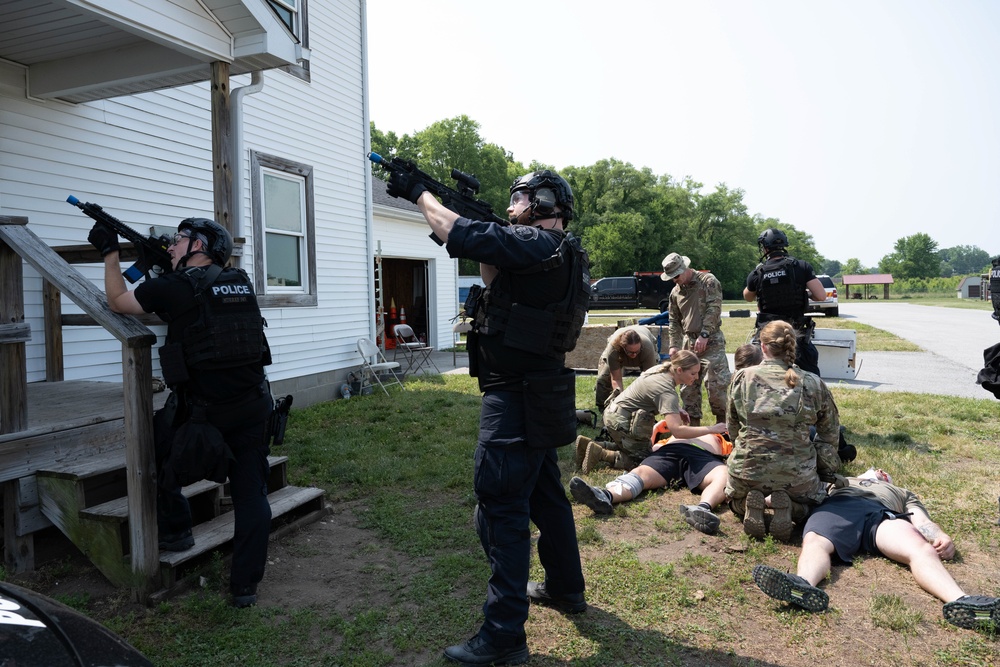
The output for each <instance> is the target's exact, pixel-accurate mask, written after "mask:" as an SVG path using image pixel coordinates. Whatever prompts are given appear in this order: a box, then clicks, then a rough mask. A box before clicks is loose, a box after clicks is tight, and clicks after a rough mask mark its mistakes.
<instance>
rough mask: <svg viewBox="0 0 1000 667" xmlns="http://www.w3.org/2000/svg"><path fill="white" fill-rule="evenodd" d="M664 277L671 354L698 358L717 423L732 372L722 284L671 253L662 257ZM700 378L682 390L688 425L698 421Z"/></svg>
mask: <svg viewBox="0 0 1000 667" xmlns="http://www.w3.org/2000/svg"><path fill="white" fill-rule="evenodd" d="M660 277H661V278H662V279H663V280H671V279H672V280H673V281H674V285H675V288H674V289H673V291H671V292H670V355H671V356H673V355H674V353H676V352H677V351H678V350H691V351H693V352H694V353H695V354H697V355H698V358H699V359H701V362H702V368H703V370H704V378H705V388H706V389H707V390H708V404H709V405H710V406H711V407H712V414H714V415H715V421H716V422H724V421H726V390H727V389H728V388H729V380H730V378H731V374H730V372H729V359H728V358H727V357H726V337H725V336H724V335H723V333H722V285H720V284H719V281H718V279H717V278H716V277H715V276H713V275H712V274H711V273H709V272H708V271H695V270H694V269H692V268H691V260H690V259H688V258H687V257H682V256H681V255H678V254H677V253H675V252H673V253H670V254H669V255H667V256H666V257H665V258H664V259H663V274H662V275H661V276H660ZM701 384H702V377H701V376H699V378H698V380H697V381H695V382H694V384H692V385H691V386H689V387H684V388H683V389H682V390H681V398H682V399H683V400H684V409H685V410H687V412H688V414H689V415H690V416H691V424H692V425H693V426H697V425H699V424H701Z"/></svg>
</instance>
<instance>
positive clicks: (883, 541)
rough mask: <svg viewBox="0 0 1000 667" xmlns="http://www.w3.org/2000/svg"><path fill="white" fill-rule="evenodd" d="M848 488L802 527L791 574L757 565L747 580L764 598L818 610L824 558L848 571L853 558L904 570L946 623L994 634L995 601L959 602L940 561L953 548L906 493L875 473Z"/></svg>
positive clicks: (822, 604)
mask: <svg viewBox="0 0 1000 667" xmlns="http://www.w3.org/2000/svg"><path fill="white" fill-rule="evenodd" d="M847 480H848V483H849V486H847V487H844V488H839V489H832V490H831V491H830V496H829V497H828V498H827V499H826V500H825V501H824V502H823V503H822V504H820V505H819V507H817V508H816V509H815V510H814V511H813V513H812V514H811V515H810V516H809V518H808V519H807V520H806V524H805V527H804V529H803V537H802V553H801V554H800V555H799V562H798V566H797V568H796V574H789V573H786V572H782V571H781V570H779V569H777V568H773V567H770V566H768V565H757V566H756V567H754V569H753V578H754V581H755V582H756V584H757V586H759V587H760V589H761V590H762V591H764V593H766V594H767V595H769V596H770V597H772V598H775V599H777V600H783V601H785V602H790V603H792V604H794V605H796V606H799V607H802V608H803V609H806V610H808V611H815V612H820V611H824V610H826V608H827V605H828V604H829V596H828V595H827V593H826V591H824V590H822V589H820V588H818V587H817V584H819V582H821V581H822V580H823V579H825V578H826V576H827V574H829V573H830V567H831V559H832V557H833V556H834V555H835V556H836V557H837V558H838V559H839V560H840V561H843V562H845V563H847V564H851V563H852V562H853V559H854V555H855V554H857V553H858V552H862V553H867V554H871V555H873V556H885V557H886V558H888V559H889V560H893V561H896V562H897V563H902V564H903V565H908V566H909V567H910V572H911V573H912V574H913V578H914V579H916V581H917V584H919V585H920V587H921V588H923V589H924V590H925V591H927V592H928V593H930V594H931V595H933V596H934V597H936V598H938V599H939V600H941V601H942V602H944V603H945V604H944V607H943V609H942V613H943V615H944V618H945V620H946V621H948V622H949V623H951V624H953V625H957V626H959V627H962V628H977V627H980V626H985V627H987V628H990V629H993V630H996V629H997V628H1000V598H995V597H989V596H985V595H967V594H966V593H965V591H964V590H963V589H962V588H961V586H959V585H958V584H957V583H956V582H955V580H954V579H953V578H952V576H951V574H950V573H949V572H948V570H947V569H945V567H944V564H943V563H942V562H941V560H942V559H950V558H952V557H954V555H955V544H954V542H952V539H951V537H949V536H948V534H947V533H945V532H944V531H943V530H941V527H940V526H938V525H937V524H936V523H934V522H933V521H931V518H930V516H929V515H928V514H927V510H926V509H925V508H924V505H923V503H921V502H920V499H919V498H918V497H917V496H916V494H914V493H913V492H912V491H909V490H907V489H904V488H901V487H899V486H894V485H893V484H892V479H891V478H890V477H889V475H888V474H887V473H886V472H885V471H883V470H881V469H869V470H868V471H867V472H865V473H864V474H862V475H859V476H858V477H849V478H847Z"/></svg>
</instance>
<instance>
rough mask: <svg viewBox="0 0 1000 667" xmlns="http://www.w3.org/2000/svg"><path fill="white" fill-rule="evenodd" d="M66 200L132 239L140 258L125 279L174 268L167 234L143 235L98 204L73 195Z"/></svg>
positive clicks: (119, 234)
mask: <svg viewBox="0 0 1000 667" xmlns="http://www.w3.org/2000/svg"><path fill="white" fill-rule="evenodd" d="M66 201H67V202H69V203H70V204H72V205H73V206H76V207H77V208H78V209H80V210H81V211H83V212H84V213H86V214H87V215H88V216H89V217H90V218H92V219H93V220H94V221H96V222H100V223H102V224H104V225H107V226H108V227H110V228H111V229H113V230H114V231H115V233H116V234H118V236H121V237H122V238H123V239H125V240H126V241H131V242H132V245H133V246H135V250H136V253H138V255H139V258H138V259H137V260H136V261H135V264H133V265H132V266H130V267H129V268H128V269H126V270H125V271H123V272H122V275H123V276H125V280H127V281H129V282H130V283H134V282H136V281H137V280H139V278H142V277H143V276H145V277H146V278H149V277H150V275H149V274H150V271H152V272H153V273H155V274H157V275H159V274H161V273H170V272H171V271H172V270H173V260H172V259H171V258H170V253H169V252H167V248H168V247H170V239H169V238H168V237H167V236H165V235H161V236H159V237H157V236H153V235H149V236H143V235H142V234H140V233H139V232H137V231H135V230H134V229H132V228H131V227H129V226H128V225H126V224H124V223H123V222H122V221H120V220H119V219H118V218H116V217H114V216H112V215H110V214H108V213H106V212H105V211H104V209H103V208H101V207H100V206H98V205H97V204H91V203H90V202H86V203H84V202H81V201H80V200H79V199H77V198H76V197H74V196H73V195H70V196H69V197H67V198H66Z"/></svg>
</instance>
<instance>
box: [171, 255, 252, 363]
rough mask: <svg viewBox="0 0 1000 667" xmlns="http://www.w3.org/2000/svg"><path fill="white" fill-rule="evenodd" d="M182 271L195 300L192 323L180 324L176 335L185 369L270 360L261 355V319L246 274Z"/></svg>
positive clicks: (201, 269)
mask: <svg viewBox="0 0 1000 667" xmlns="http://www.w3.org/2000/svg"><path fill="white" fill-rule="evenodd" d="M213 274H215V276H216V277H215V278H214V279H213V277H212V276H213ZM184 275H185V276H186V277H187V278H188V280H190V281H191V286H192V287H193V288H194V294H195V301H196V302H197V304H198V319H197V321H196V322H195V323H194V324H192V325H191V326H188V327H185V328H184V330H183V331H182V332H181V337H180V338H181V340H180V343H181V347H182V349H183V352H184V362H185V363H186V364H187V366H188V368H194V369H198V370H214V369H219V368H233V367H235V366H244V365H247V364H253V363H261V364H263V365H267V363H270V360H269V359H266V356H269V355H266V354H265V352H266V350H267V344H266V342H265V340H264V318H263V317H261V314H260V308H259V307H258V306H257V297H256V295H255V294H254V290H253V285H252V284H251V283H250V279H249V277H247V274H246V273H245V272H244V271H242V270H241V269H234V268H229V269H222V270H219V267H218V266H217V265H212V266H211V267H207V268H206V267H197V268H195V269H192V270H189V271H185V272H184ZM265 362H266V363H265Z"/></svg>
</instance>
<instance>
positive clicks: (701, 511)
mask: <svg viewBox="0 0 1000 667" xmlns="http://www.w3.org/2000/svg"><path fill="white" fill-rule="evenodd" d="M681 516H683V517H684V520H685V521H687V522H688V523H689V524H690V525H692V526H694V527H695V528H696V529H697V530H700V531H701V532H703V533H705V534H706V535H715V534H716V533H717V532H719V517H717V516H715V514H713V513H712V511H711V510H707V509H705V508H704V507H701V506H700V505H681Z"/></svg>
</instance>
